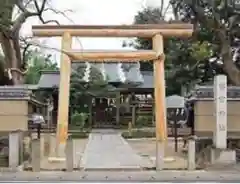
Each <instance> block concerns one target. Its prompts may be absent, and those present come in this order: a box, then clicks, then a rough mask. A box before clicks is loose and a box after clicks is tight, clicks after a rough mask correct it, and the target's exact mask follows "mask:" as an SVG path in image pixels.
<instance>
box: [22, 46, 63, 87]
mask: <svg viewBox="0 0 240 184" xmlns="http://www.w3.org/2000/svg"><path fill="white" fill-rule="evenodd" d="M26 60H27V63H28V70H27V73H26V75H25V80H24V82H25V83H26V84H38V81H39V79H40V77H41V71H42V70H49V71H57V70H59V68H58V66H57V63H56V62H53V61H52V59H51V55H45V54H43V53H41V52H40V51H38V50H32V51H29V52H28V54H27V55H26Z"/></svg>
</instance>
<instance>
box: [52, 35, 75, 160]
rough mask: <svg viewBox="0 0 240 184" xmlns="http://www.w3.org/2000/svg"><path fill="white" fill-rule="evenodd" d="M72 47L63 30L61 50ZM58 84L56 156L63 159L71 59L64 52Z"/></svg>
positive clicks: (69, 37) (66, 132)
mask: <svg viewBox="0 0 240 184" xmlns="http://www.w3.org/2000/svg"><path fill="white" fill-rule="evenodd" d="M70 49H72V37H71V35H70V34H69V33H68V32H65V33H64V34H63V37H62V50H70ZM60 65H61V66H60V73H61V75H60V84H59V89H64V88H65V89H68V90H59V102H58V103H59V104H58V120H57V121H58V122H57V124H58V125H59V126H58V127H57V136H58V137H57V139H56V140H57V142H56V143H57V144H56V156H57V158H58V159H63V160H64V159H65V146H66V145H65V144H66V139H67V136H68V111H69V94H70V91H69V89H70V75H71V59H70V58H69V57H68V56H67V55H66V54H64V53H62V54H61V64H60Z"/></svg>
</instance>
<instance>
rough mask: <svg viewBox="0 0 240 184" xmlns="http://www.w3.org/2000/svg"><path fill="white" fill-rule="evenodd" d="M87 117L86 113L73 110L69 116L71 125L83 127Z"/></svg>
mask: <svg viewBox="0 0 240 184" xmlns="http://www.w3.org/2000/svg"><path fill="white" fill-rule="evenodd" d="M87 118H88V115H87V113H78V112H75V113H74V114H73V115H72V117H71V120H72V125H74V126H78V127H79V128H83V127H84V125H85V123H86V120H87Z"/></svg>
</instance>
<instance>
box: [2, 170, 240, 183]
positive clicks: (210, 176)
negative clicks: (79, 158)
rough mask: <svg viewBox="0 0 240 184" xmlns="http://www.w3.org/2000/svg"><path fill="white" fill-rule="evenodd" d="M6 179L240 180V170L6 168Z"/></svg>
mask: <svg viewBox="0 0 240 184" xmlns="http://www.w3.org/2000/svg"><path fill="white" fill-rule="evenodd" d="M6 182H11V183H13V182H58V183H59V182H176V183H179V182H234V183H236V182H238V183H239V182H240V172H239V171H236V170H235V171H211V172H210V171H208V172H204V171H192V172H189V171H159V172H156V171H135V172H134V171H131V172H126V171H118V172H117V171H105V172H103V171H101V172H100V171H99V172H97V171H89V172H83V171H75V172H71V173H70V172H40V173H33V172H16V173H10V172H2V173H0V183H6Z"/></svg>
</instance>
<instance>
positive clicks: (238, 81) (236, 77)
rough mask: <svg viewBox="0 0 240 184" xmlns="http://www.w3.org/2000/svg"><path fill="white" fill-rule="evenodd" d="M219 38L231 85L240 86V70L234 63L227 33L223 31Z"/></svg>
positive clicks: (220, 32) (224, 67) (224, 65)
mask: <svg viewBox="0 0 240 184" xmlns="http://www.w3.org/2000/svg"><path fill="white" fill-rule="evenodd" d="M218 36H219V39H220V41H221V56H222V61H223V69H224V71H225V72H226V73H227V74H228V77H229V79H230V81H231V83H232V84H234V85H237V86H240V70H239V69H238V68H237V66H236V64H235V63H234V61H233V55H232V49H231V44H230V41H229V40H228V39H227V37H226V33H225V31H223V30H221V31H219V34H218Z"/></svg>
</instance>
